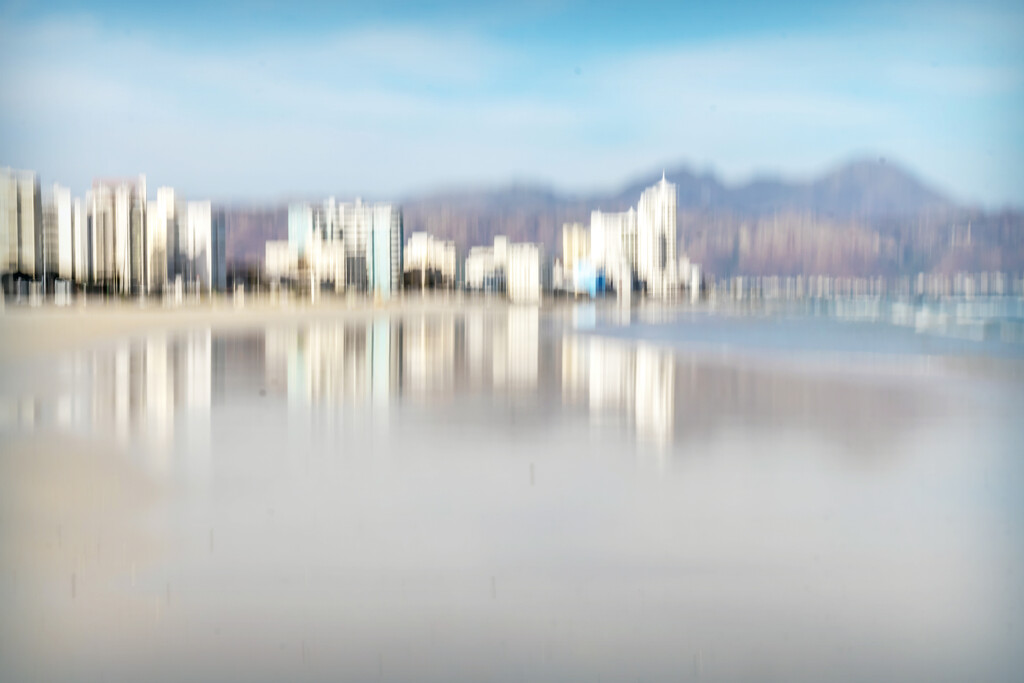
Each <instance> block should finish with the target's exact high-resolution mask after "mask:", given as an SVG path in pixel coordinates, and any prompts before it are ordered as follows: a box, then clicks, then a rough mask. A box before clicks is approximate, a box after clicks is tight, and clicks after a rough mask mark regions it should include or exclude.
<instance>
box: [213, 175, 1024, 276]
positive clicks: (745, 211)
mask: <svg viewBox="0 0 1024 683" xmlns="http://www.w3.org/2000/svg"><path fill="white" fill-rule="evenodd" d="M661 176H662V171H661V170H658V171H657V172H656V173H651V174H650V175H644V176H641V177H638V178H636V179H635V180H634V181H632V182H629V183H627V184H626V185H624V186H623V187H622V188H621V189H620V190H618V191H613V192H610V193H603V194H601V193H594V194H591V195H582V194H576V195H574V194H569V193H563V192H560V191H558V190H556V189H554V188H551V187H547V186H543V185H534V184H528V183H513V184H509V185H507V186H503V187H496V188H477V189H473V188H470V189H464V190H442V191H436V192H432V193H425V194H421V195H416V196H411V197H408V198H406V199H404V200H401V202H400V203H401V204H402V207H403V211H404V216H405V231H406V236H408V235H409V234H411V233H412V232H416V231H420V230H425V231H427V232H429V233H431V234H433V235H435V236H437V237H440V238H443V239H451V240H454V241H455V242H456V243H457V244H458V246H459V248H460V249H461V250H463V251H465V250H466V249H467V248H468V247H471V246H475V245H478V244H489V243H491V242H492V241H493V237H494V235H497V234H505V235H508V236H509V238H510V239H512V240H520V241H533V242H540V243H542V244H544V245H545V247H546V248H547V250H548V254H549V256H552V257H557V256H559V255H560V252H561V246H560V240H561V226H562V224H563V223H566V222H574V221H578V222H582V223H584V224H587V223H589V220H590V213H591V211H593V210H596V209H600V210H604V211H620V210H624V209H626V208H628V207H630V206H636V204H637V202H638V200H639V198H640V195H641V193H642V192H643V190H644V189H645V188H647V187H649V186H651V185H653V184H654V183H655V182H657V181H658V180H660V179H661ZM665 177H666V178H667V179H668V180H669V181H670V182H672V183H674V184H675V185H676V190H677V196H678V221H679V224H678V230H679V239H680V246H681V249H686V250H687V252H688V253H690V255H691V257H693V258H695V259H700V260H702V262H704V263H705V264H706V265H707V267H708V268H709V272H716V273H718V274H721V275H729V274H787V273H793V274H798V273H804V274H812V273H815V272H820V273H828V274H834V275H841V274H864V275H878V274H886V275H892V274H898V273H908V272H918V271H920V270H923V271H930V270H935V269H949V268H967V269H971V268H977V269H1003V270H1012V269H1014V268H1024V244H1021V240H1022V237H1021V235H1022V232H1024V215H1022V214H1021V213H1020V212H1019V211H1009V212H1002V213H998V214H995V213H986V212H983V211H980V210H978V209H974V208H969V207H963V206H958V205H957V204H956V202H954V201H953V200H952V199H950V198H949V197H948V196H946V195H944V194H943V193H942V192H940V191H939V190H936V189H934V188H932V187H929V186H928V185H927V184H926V183H924V182H922V181H921V180H920V179H918V178H917V177H916V176H915V175H914V174H913V173H912V172H910V171H908V170H907V169H906V168H905V167H903V166H902V165H900V164H898V163H894V162H892V161H889V160H887V159H884V158H870V159H869V158H861V159H856V160H854V161H851V162H848V163H845V164H843V165H840V166H838V167H836V168H834V169H832V170H831V171H828V172H826V173H823V174H822V175H820V176H818V177H816V178H813V179H810V180H807V181H802V182H801V181H789V180H785V179H782V178H779V177H776V176H761V177H758V178H754V179H752V180H750V181H748V182H744V183H738V184H732V185H730V184H726V183H724V182H723V181H722V180H720V179H719V178H718V177H717V176H716V175H714V174H713V173H709V172H704V173H696V172H694V171H693V170H692V169H691V167H690V166H687V165H679V166H676V167H675V168H671V169H666V171H665ZM968 225H970V226H972V227H971V229H970V230H969V231H968V230H967V229H966V228H967V226H968ZM958 231H962V232H963V233H964V235H965V236H960V235H959V232H958ZM286 234H287V212H286V211H285V210H283V207H281V206H275V207H263V208H262V209H253V208H249V209H228V259H229V261H231V262H234V263H245V262H248V263H256V262H260V261H262V258H263V249H264V247H263V245H264V242H265V240H266V239H284V238H285V235H286ZM968 234H969V235H970V238H968V237H966V235H968Z"/></svg>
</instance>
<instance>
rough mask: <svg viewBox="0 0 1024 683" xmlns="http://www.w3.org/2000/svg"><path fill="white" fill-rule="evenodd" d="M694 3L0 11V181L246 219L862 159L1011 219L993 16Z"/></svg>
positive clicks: (996, 17)
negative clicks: (281, 201)
mask: <svg viewBox="0 0 1024 683" xmlns="http://www.w3.org/2000/svg"><path fill="white" fill-rule="evenodd" d="M695 5H697V6H694V7H690V6H687V5H686V4H685V3H682V2H673V3H645V2H634V3H577V2H532V1H531V0H524V1H521V2H516V3H502V4H498V5H494V6H486V5H483V4H478V3H465V2H432V3H404V2H378V3H368V2H360V3H352V4H341V5H338V4H329V3H324V4H309V3H301V2H287V3H280V2H251V3H225V4H218V3H211V2H199V3H196V2H183V3H182V2H179V3H173V4H172V3H163V4H160V5H159V6H156V7H154V6H151V5H150V4H148V3H140V2H133V3H113V2H110V3H81V2H51V3H45V5H44V4H42V3H38V2H20V3H19V2H13V3H11V2H8V3H5V4H3V5H2V7H0V83H2V84H3V85H2V87H0V165H11V166H15V167H19V168H30V169H34V170H36V171H38V172H39V173H40V174H41V176H42V180H43V182H44V183H51V182H55V181H57V182H61V183H64V184H68V185H70V186H71V187H72V189H73V190H74V191H75V192H80V191H82V190H84V189H85V187H87V186H88V185H89V184H90V182H91V179H92V178H93V177H95V176H110V175H116V176H122V175H131V174H135V173H138V172H145V173H146V174H147V176H148V179H149V182H150V184H151V185H172V186H174V187H177V188H179V189H180V190H182V191H183V192H184V193H186V194H187V195H188V196H193V197H199V196H203V197H212V198H214V199H257V200H258V199H278V198H282V197H288V196H295V195H307V196H319V195H325V194H328V193H331V194H338V195H340V196H351V195H355V194H361V195H363V196H367V197H389V196H405V195H408V194H410V193H416V192H420V191H427V190H431V189H434V188H440V187H453V186H463V185H473V186H479V185H498V184H502V183H505V182H509V181H528V182H540V183H545V184H550V185H553V186H555V187H557V188H559V189H562V190H566V191H579V192H588V191H599V190H604V189H611V188H615V187H617V186H619V185H621V184H622V183H624V182H626V181H627V180H630V179H631V178H632V177H634V176H636V175H637V174H641V173H647V172H650V171H651V170H653V169H658V168H661V167H662V166H670V167H671V166H676V165H677V164H679V163H688V164H690V165H691V166H693V167H694V168H695V169H698V170H706V169H707V170H713V171H715V172H717V173H719V174H720V175H721V176H722V177H723V178H724V179H725V180H727V181H731V182H739V181H743V180H746V179H748V178H750V177H752V176H754V175H761V174H764V173H771V172H779V173H782V174H783V175H785V176H788V177H791V178H806V177H810V176H813V175H815V174H817V173H820V172H822V171H824V170H827V169H829V168H830V167H833V166H835V165H837V164H839V163H841V162H843V161H845V160H847V159H850V158H853V157H860V156H865V155H870V156H877V155H884V156H886V157H889V158H893V159H896V160H899V161H900V162H902V163H903V164H904V165H906V166H908V167H910V168H911V169H913V170H914V171H916V172H917V173H919V174H920V175H921V176H922V177H923V178H924V179H925V180H927V181H928V182H931V183H933V184H935V185H936V186H937V187H939V188H940V189H942V190H944V191H946V192H948V193H950V194H951V195H953V196H954V197H955V198H957V199H960V200H962V201H965V202H971V203H975V202H977V203H982V204H984V205H986V206H989V207H993V208H994V207H1000V206H1003V205H1007V204H1012V205H1015V206H1024V124H1022V121H1024V40H1022V39H1021V37H1020V36H1022V35H1024V7H1022V6H1021V5H1020V3H1019V2H1018V3H1015V2H1001V3H1000V2H989V3H984V2H982V3H960V4H956V3H947V4H942V3H934V2H928V3H895V4H894V3H884V4H883V3H877V4H873V3H871V2H867V3H849V4H842V3H831V4H830V3H821V2H813V3H811V2H779V3H774V4H771V3H756V2H750V3H743V2H734V3H695Z"/></svg>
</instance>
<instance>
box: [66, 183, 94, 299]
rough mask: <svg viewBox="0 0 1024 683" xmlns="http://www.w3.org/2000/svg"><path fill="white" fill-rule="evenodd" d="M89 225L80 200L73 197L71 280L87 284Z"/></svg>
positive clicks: (89, 255)
mask: <svg viewBox="0 0 1024 683" xmlns="http://www.w3.org/2000/svg"><path fill="white" fill-rule="evenodd" d="M89 239H90V238H89V225H88V222H87V220H86V214H85V204H83V203H82V200H81V198H79V197H75V199H74V200H73V201H72V202H71V244H72V247H71V251H72V256H71V265H72V278H73V279H74V281H75V282H79V283H83V284H84V283H87V282H88V281H89V274H90V272H92V260H91V258H90V257H91V252H90V251H89Z"/></svg>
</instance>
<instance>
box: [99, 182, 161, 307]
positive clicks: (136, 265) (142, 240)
mask: <svg viewBox="0 0 1024 683" xmlns="http://www.w3.org/2000/svg"><path fill="white" fill-rule="evenodd" d="M86 204H87V205H88V211H89V226H90V232H91V233H92V239H93V249H92V251H93V263H94V264H95V268H94V282H95V283H96V284H98V285H108V286H112V287H113V288H114V289H115V290H116V291H118V292H120V293H122V294H130V293H132V292H141V291H143V290H144V288H145V286H146V282H147V278H146V257H145V256H146V176H144V175H140V176H139V177H138V179H137V180H106V181H104V180H101V181H96V182H94V183H93V188H92V191H91V192H90V193H89V194H88V195H87V199H86Z"/></svg>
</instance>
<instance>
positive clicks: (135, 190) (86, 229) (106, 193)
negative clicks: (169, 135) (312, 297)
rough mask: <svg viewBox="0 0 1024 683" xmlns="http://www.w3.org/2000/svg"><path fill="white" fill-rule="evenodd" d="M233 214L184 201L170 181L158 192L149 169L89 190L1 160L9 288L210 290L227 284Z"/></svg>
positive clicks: (2, 249) (1, 219)
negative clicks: (44, 186)
mask: <svg viewBox="0 0 1024 683" xmlns="http://www.w3.org/2000/svg"><path fill="white" fill-rule="evenodd" d="M225 259H226V249H225V228H224V214H223V213H222V212H220V211H214V210H213V209H212V207H211V204H210V202H209V201H190V202H184V201H181V199H180V197H178V196H177V195H176V193H175V191H174V189H172V188H169V187H161V188H159V189H158V190H157V192H156V199H155V200H150V199H149V198H148V195H147V191H146V177H145V176H143V175H140V176H139V177H138V178H132V179H117V180H97V181H95V182H94V183H93V186H92V188H91V189H90V190H89V191H88V192H86V194H85V199H84V200H83V199H81V198H79V197H74V198H73V197H72V196H71V190H70V189H68V188H66V187H62V186H60V185H54V186H53V188H52V190H51V191H50V192H48V193H47V194H46V195H45V196H44V195H43V193H42V192H41V190H40V184H39V178H38V176H37V175H36V174H35V173H33V172H31V171H17V170H12V169H9V168H4V169H0V275H2V277H3V283H4V288H5V290H6V291H8V292H14V293H19V294H20V293H21V292H22V290H26V291H27V290H29V289H30V288H33V289H35V290H36V291H38V290H42V293H44V294H45V293H47V292H49V291H54V292H55V293H59V292H61V291H64V292H68V291H70V288H71V286H72V285H74V286H76V288H79V289H85V290H86V291H90V290H91V291H97V292H100V291H102V292H107V293H114V294H121V295H163V294H166V293H170V292H177V293H178V294H179V296H180V294H181V293H182V292H196V293H198V292H209V291H213V290H221V289H224V288H225V285H226V275H227V273H226V262H225Z"/></svg>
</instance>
